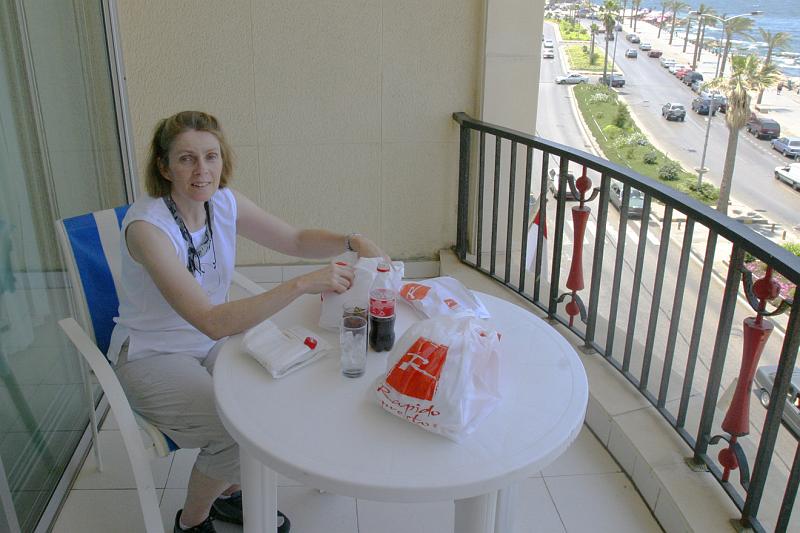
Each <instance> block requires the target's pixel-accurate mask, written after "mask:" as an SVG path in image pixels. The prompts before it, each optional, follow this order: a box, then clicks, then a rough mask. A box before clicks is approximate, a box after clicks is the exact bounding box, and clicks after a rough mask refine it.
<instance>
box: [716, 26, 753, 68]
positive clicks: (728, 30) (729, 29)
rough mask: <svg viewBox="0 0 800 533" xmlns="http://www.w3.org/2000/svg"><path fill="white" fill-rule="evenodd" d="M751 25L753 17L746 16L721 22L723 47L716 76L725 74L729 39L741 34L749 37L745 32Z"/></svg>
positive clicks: (729, 46) (729, 48)
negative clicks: (723, 39) (723, 36)
mask: <svg viewBox="0 0 800 533" xmlns="http://www.w3.org/2000/svg"><path fill="white" fill-rule="evenodd" d="M752 27H753V19H751V18H748V17H736V18H731V19H727V20H724V21H723V22H722V31H723V33H724V34H725V47H724V48H723V49H722V61H721V62H720V66H719V71H718V72H717V73H716V76H717V77H719V76H722V75H723V74H725V63H726V61H727V60H728V53H729V52H730V50H731V39H733V36H734V35H743V36H745V37H747V38H750V36H749V35H748V34H747V32H748V31H749V30H750V28H752Z"/></svg>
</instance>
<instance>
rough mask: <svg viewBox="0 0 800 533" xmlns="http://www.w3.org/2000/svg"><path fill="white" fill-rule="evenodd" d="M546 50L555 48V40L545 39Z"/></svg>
mask: <svg viewBox="0 0 800 533" xmlns="http://www.w3.org/2000/svg"><path fill="white" fill-rule="evenodd" d="M542 46H544V47H545V48H553V40H552V39H545V40H544V44H542Z"/></svg>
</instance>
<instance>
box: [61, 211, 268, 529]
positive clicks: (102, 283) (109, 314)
mask: <svg viewBox="0 0 800 533" xmlns="http://www.w3.org/2000/svg"><path fill="white" fill-rule="evenodd" d="M128 207H129V206H127V205H125V206H121V207H117V208H115V209H107V210H104V211H97V212H94V213H89V214H86V215H80V216H77V217H72V218H67V219H63V220H58V221H56V233H57V234H58V241H59V246H60V248H61V251H62V254H63V258H64V263H65V267H66V270H67V276H68V278H69V281H70V284H71V288H72V296H73V298H72V302H73V315H74V318H72V317H70V318H65V319H63V320H60V321H59V322H58V324H59V326H61V329H63V330H64V333H66V334H67V337H69V339H70V341H72V344H73V345H74V346H75V348H76V349H77V350H78V352H80V354H81V355H82V356H83V358H84V360H85V361H86V362H87V363H88V364H89V367H90V368H91V370H92V372H93V373H94V375H95V377H96V378H97V381H98V382H99V384H100V387H101V388H102V389H103V392H104V393H105V395H106V398H107V400H108V403H109V406H110V408H111V411H112V412H113V413H114V416H115V418H116V420H117V424H118V426H119V430H120V434H121V435H122V440H123V443H124V445H125V449H126V451H127V452H128V457H129V458H130V462H131V466H132V468H133V475H134V479H135V482H136V489H137V492H138V494H139V502H140V504H141V507H142V514H143V515H144V523H145V530H146V531H147V532H155V531H159V532H160V531H163V530H164V529H163V525H162V522H161V514H160V512H159V506H158V498H157V497H156V490H155V483H154V481H153V473H152V470H151V469H150V457H151V456H152V455H153V454H155V455H158V456H161V457H165V456H167V455H169V454H170V453H171V452H172V451H174V450H176V449H178V446H177V445H176V444H175V443H174V442H172V440H171V439H169V438H168V437H167V436H166V435H164V434H163V433H162V432H161V431H159V430H158V428H156V427H155V426H153V425H152V424H150V423H148V422H147V421H145V420H144V419H143V418H141V417H139V416H138V415H137V414H136V413H134V412H133V409H131V406H130V404H129V403H128V399H127V398H126V397H125V393H124V391H123V389H122V386H121V385H120V383H119V380H118V379H117V376H116V374H115V373H114V370H113V369H112V368H111V365H110V364H109V362H108V360H107V359H106V356H105V353H106V352H107V351H108V346H109V342H110V339H111V331H112V330H113V328H114V322H113V317H115V316H116V315H117V313H118V307H119V300H118V298H117V294H118V287H119V276H120V252H119V246H120V225H121V223H122V219H123V217H124V216H125V213H126V212H127V210H128ZM233 283H235V284H236V285H239V286H240V287H241V288H242V289H243V290H244V291H246V292H247V293H249V294H259V293H261V292H264V290H263V289H262V288H261V287H259V286H258V285H257V284H256V283H254V282H252V281H250V280H249V279H247V278H245V277H244V276H242V275H241V274H239V273H238V272H234V276H233ZM81 370H82V373H83V378H84V383H85V384H86V391H87V396H88V401H89V413H90V421H91V429H92V440H93V444H94V453H95V457H96V460H97V467H98V470H100V471H102V468H103V467H102V460H101V456H100V448H99V444H98V439H97V420H96V416H95V403H94V398H93V394H92V386H91V384H90V382H89V380H88V377H87V375H86V373H85V370H84V367H83V365H81ZM139 428H141V429H143V430H144V431H145V433H147V435H148V436H149V437H150V439H151V444H150V446H149V448H146V447H145V443H144V441H143V440H142V437H141V434H140V432H139Z"/></svg>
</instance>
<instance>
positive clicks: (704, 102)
mask: <svg viewBox="0 0 800 533" xmlns="http://www.w3.org/2000/svg"><path fill="white" fill-rule="evenodd" d="M717 109H718V104H717V101H716V99H714V106H713V108H712V106H711V99H710V98H703V97H702V96H698V97H696V98H695V99H694V100H692V111H694V112H695V113H697V114H698V115H708V114H709V112H710V113H711V116H712V117H713V116H714V115H716V114H717Z"/></svg>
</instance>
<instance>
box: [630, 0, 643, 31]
mask: <svg viewBox="0 0 800 533" xmlns="http://www.w3.org/2000/svg"><path fill="white" fill-rule="evenodd" d="M641 5H642V0H633V5H632V7H633V13H632V14H631V20H633V31H634V32H636V25H637V24H638V23H639V6H641Z"/></svg>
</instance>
